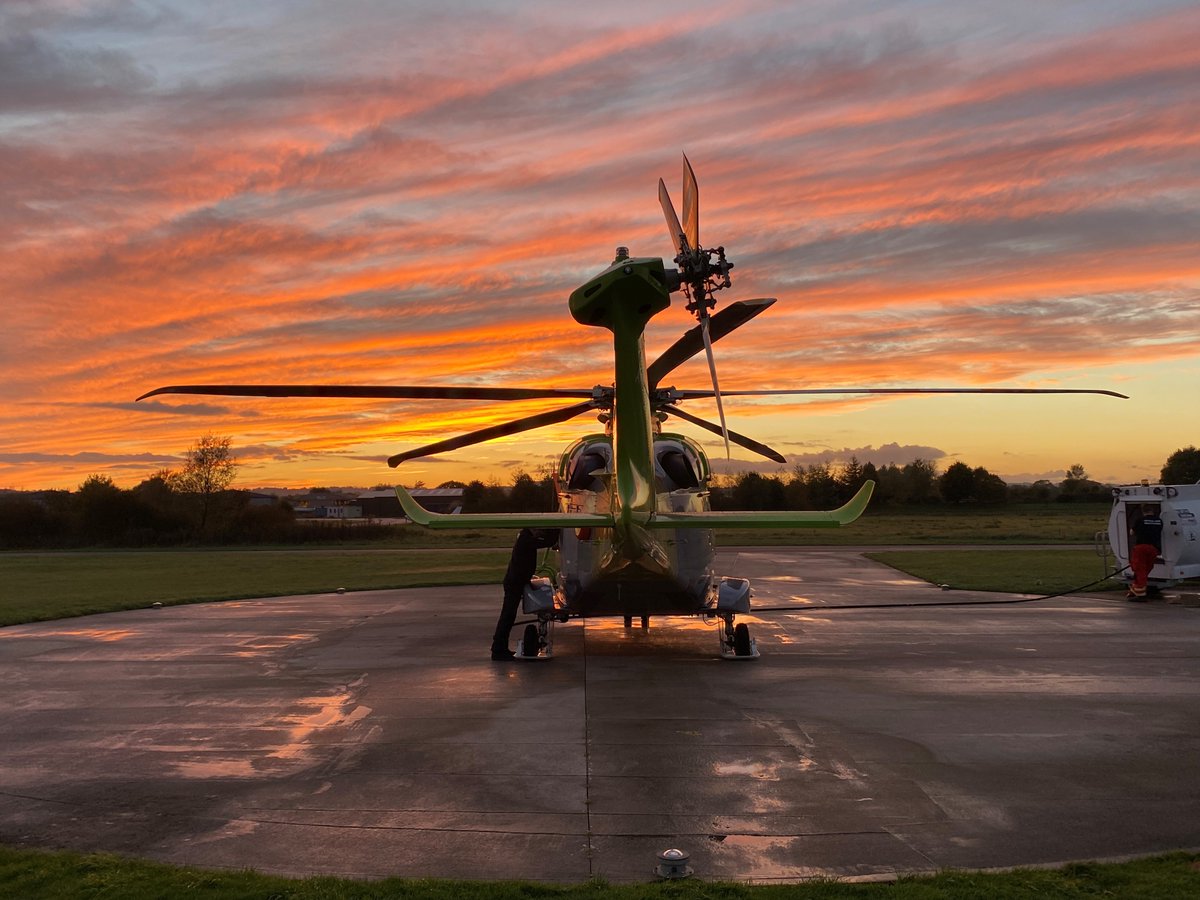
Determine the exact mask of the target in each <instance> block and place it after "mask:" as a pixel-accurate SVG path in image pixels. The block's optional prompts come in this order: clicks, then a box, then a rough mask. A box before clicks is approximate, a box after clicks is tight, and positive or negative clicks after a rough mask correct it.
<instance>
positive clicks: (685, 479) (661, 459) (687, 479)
mask: <svg viewBox="0 0 1200 900" xmlns="http://www.w3.org/2000/svg"><path fill="white" fill-rule="evenodd" d="M657 455H658V465H659V467H660V468H661V469H662V474H663V475H665V476H666V481H667V484H666V485H665V487H666V489H667V490H668V491H677V490H679V489H681V488H695V487H699V486H700V480H699V479H698V478H697V477H696V470H695V469H694V468H693V467H692V463H691V460H689V459H688V458H687V455H686V454H685V453H684V452H683V451H682V450H680V449H678V448H677V447H667V448H666V449H663V450H659V451H658V454H657Z"/></svg>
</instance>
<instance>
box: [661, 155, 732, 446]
mask: <svg viewBox="0 0 1200 900" xmlns="http://www.w3.org/2000/svg"><path fill="white" fill-rule="evenodd" d="M658 203H659V205H660V206H661V207H662V211H663V217H664V218H665V219H666V220H667V231H669V232H670V233H671V243H672V244H673V245H674V247H675V264H676V265H677V266H679V276H680V281H681V283H682V284H681V286H682V288H683V292H684V295H685V296H686V297H687V307H686V308H687V311H688V312H690V313H691V314H692V315H693V316H695V317H696V321H697V322H699V323H700V336H701V339H702V340H703V343H704V354H705V356H706V357H707V358H708V371H709V374H710V375H711V377H712V386H713V397H714V398H715V399H716V401H717V416H718V417H719V418H720V420H721V431H720V434H721V436H722V437H723V438H724V439H725V458H726V459H728V458H729V456H730V449H729V428H728V426H727V425H726V424H725V406H724V404H723V403H722V402H721V388H720V385H719V384H718V383H717V362H716V359H715V358H714V357H713V350H712V337H711V335H710V330H709V319H711V318H712V316H711V313H710V310H712V309H713V307H715V306H716V305H717V301H716V300H715V299H714V297H713V294H715V293H716V292H717V291H720V290H723V289H724V288H727V287H729V286H730V283H731V282H730V280H729V270H730V269H732V268H733V263H731V262H730V261H729V260H728V259H726V258H725V248H724V247H717V248H715V249H705V248H703V247H701V246H700V189H699V187H698V186H697V184H696V173H695V172H693V171H692V164H691V163H690V162H689V161H688V158H687V154H686V153H685V154H684V155H683V224H682V225H681V224H680V222H679V216H678V215H676V213H675V205H674V204H673V203H672V202H671V195H670V193H669V192H668V191H667V186H666V184H665V183H664V182H663V180H662V179H661V178H660V179H658Z"/></svg>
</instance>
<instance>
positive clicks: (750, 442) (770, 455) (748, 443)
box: [659, 406, 787, 463]
mask: <svg viewBox="0 0 1200 900" xmlns="http://www.w3.org/2000/svg"><path fill="white" fill-rule="evenodd" d="M659 409H661V410H663V411H664V412H668V413H670V414H671V415H673V416H678V417H679V418H681V419H683V420H684V421H685V422H691V423H692V424H693V425H699V426H700V427H701V428H704V429H706V430H708V431H711V432H712V433H713V434H728V435H729V440H731V441H733V442H734V443H735V444H737V445H738V446H740V447H745V448H746V449H747V450H753V451H754V452H755V453H758V454H761V455H762V456H765V457H766V458H767V459H769V460H773V461H774V462H777V463H784V462H787V460H786V459H784V458H783V454H781V453H779V452H778V451H776V450H772V449H771V448H770V447H768V446H767V445H766V444H760V443H759V442H758V441H756V440H754V438H748V437H746V436H745V435H744V434H738V433H737V432H736V431H730V430H729V429H727V428H726V429H724V430H722V427H721V426H720V425H716V424H714V423H712V422H709V421H707V420H706V419H701V418H700V417H698V416H693V415H692V414H691V413H688V412H684V411H683V410H682V409H680V408H679V407H678V406H660V407H659Z"/></svg>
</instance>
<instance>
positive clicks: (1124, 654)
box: [0, 548, 1200, 882]
mask: <svg viewBox="0 0 1200 900" xmlns="http://www.w3.org/2000/svg"><path fill="white" fill-rule="evenodd" d="M719 560H720V562H721V565H720V567H719V568H720V570H721V571H722V573H724V574H729V575H740V576H746V577H750V578H751V579H752V580H753V582H754V585H755V589H756V602H757V603H758V604H759V605H762V606H776V605H787V604H795V605H796V611H795V612H785V613H775V614H771V615H769V616H768V615H763V616H761V620H759V617H753V616H752V617H746V619H745V620H746V621H750V622H751V623H752V624H751V631H752V634H753V635H754V637H755V638H756V639H757V641H758V646H759V649H760V650H761V651H762V657H761V658H760V659H758V660H754V661H748V662H745V661H732V662H731V661H722V660H720V659H718V658H717V650H718V641H717V635H716V631H715V629H714V628H713V627H712V626H709V625H705V624H703V623H701V622H699V621H697V620H690V619H672V620H662V621H661V622H660V621H659V620H655V621H654V622H653V623H652V625H651V628H650V629H649V630H648V631H642V630H641V629H639V628H634V629H631V630H626V629H624V628H623V627H621V625H620V622H619V620H617V621H608V620H597V621H591V622H588V623H586V624H583V623H578V622H572V623H569V624H566V625H560V626H558V627H557V629H556V632H555V648H554V649H555V658H554V659H552V660H549V661H537V662H526V663H507V664H504V663H493V662H491V661H490V660H489V659H488V658H487V652H486V651H487V646H488V641H489V638H490V634H491V629H492V625H493V623H494V621H495V614H496V612H497V611H498V607H499V590H498V588H494V587H468V588H429V589H421V590H407V591H371V592H364V593H356V594H346V595H340V596H339V595H336V594H328V595H317V596H309V597H283V598H276V599H269V600H258V601H244V602H234V603H220V604H208V605H198V606H185V607H172V608H166V609H158V610H142V611H136V612H125V613H113V614H108V615H102V616H92V617H87V618H80V619H67V620H61V621H58V622H51V623H43V624H38V625H29V626H19V627H11V628H4V629H0V679H2V683H3V684H4V686H5V690H4V699H3V703H2V706H0V709H2V710H3V721H4V731H5V734H4V739H3V754H2V756H0V841H3V842H4V843H8V844H19V845H32V846H47V847H70V848H76V849H82V850H106V851H115V852H120V853H126V854H133V855H138V856H144V857H150V858H154V859H159V860H164V861H168V862H173V863H187V864H195V865H201V866H208V867H221V868H243V867H251V868H255V869H259V870H262V871H270V872H281V873H288V874H296V875H308V874H314V873H322V874H338V875H347V876H369V877H379V876H389V875H400V876H411V877H424V876H445V877H459V878H525V879H535V880H542V881H556V882H578V881H583V880H586V879H587V878H589V877H591V876H603V877H604V878H607V879H609V880H612V881H629V880H639V881H640V880H650V879H651V878H652V877H653V868H654V865H655V863H656V861H657V860H656V854H657V853H658V852H659V851H661V850H664V849H666V848H668V847H680V848H682V849H684V850H686V851H688V852H689V853H690V854H691V864H692V866H693V867H694V868H695V870H696V873H697V875H698V876H699V877H701V878H704V879H738V880H751V879H795V878H802V877H806V876H813V875H825V876H843V877H850V876H873V875H886V874H890V873H897V872H913V871H929V870H933V869H938V868H943V867H972V868H974V867H995V866H1011V865H1025V864H1039V863H1053V862H1059V861H1064V860H1071V859H1086V858H1102V857H1113V856H1121V855H1126V854H1143V853H1152V852H1157V851H1164V850H1170V849H1175V848H1194V847H1196V846H1198V845H1200V826H1198V825H1197V822H1196V809H1197V801H1196V798H1197V797H1200V766H1197V765H1196V764H1195V760H1196V759H1197V758H1198V756H1200V609H1187V608H1182V607H1179V606H1172V605H1167V604H1165V603H1162V602H1159V603H1150V604H1129V603H1125V602H1124V601H1122V600H1120V599H1118V598H1117V596H1116V595H1110V596H1108V597H1101V596H1096V597H1068V598H1059V599H1054V600H1047V601H1040V602H1037V603H1027V604H1017V605H1008V606H997V605H985V606H976V607H972V606H969V605H967V606H959V607H930V608H927V609H920V608H917V609H914V608H904V609H886V608H885V609H878V610H853V611H845V612H837V611H832V610H828V609H823V608H822V607H825V606H829V605H837V604H840V603H863V602H880V603H911V602H931V603H935V602H936V603H940V602H945V601H947V600H961V601H968V602H971V601H975V600H980V599H986V600H995V599H996V597H997V595H993V594H977V593H969V592H959V591H952V592H944V591H940V590H938V589H937V588H934V587H930V586H929V585H926V584H924V583H922V582H917V581H915V580H913V579H910V578H908V577H907V576H904V575H901V574H899V573H897V572H895V571H893V570H891V569H888V568H886V567H883V566H880V565H878V564H875V563H872V562H870V561H868V560H866V559H864V558H863V557H862V556H861V555H859V554H858V553H856V552H854V551H851V550H845V549H818V550H807V549H805V550H797V549H792V548H779V549H763V550H754V551H746V552H737V551H725V552H723V553H722V554H721V555H720V556H719ZM517 636H518V635H517V634H516V633H514V643H515V639H516V637H517Z"/></svg>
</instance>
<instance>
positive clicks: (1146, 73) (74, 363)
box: [0, 0, 1200, 489]
mask: <svg viewBox="0 0 1200 900" xmlns="http://www.w3.org/2000/svg"><path fill="white" fill-rule="evenodd" d="M681 152H686V153H687V154H688V156H689V158H690V159H691V161H692V164H693V166H694V167H695V170H696V173H697V176H698V178H699V182H700V198H701V205H700V209H701V215H700V221H701V239H702V243H704V244H705V245H706V246H715V245H717V244H721V245H724V246H725V247H726V249H727V251H728V253H729V256H730V258H731V259H732V260H733V261H734V262H735V264H736V269H735V270H734V273H733V278H734V284H733V289H732V290H729V291H725V292H724V293H722V294H720V295H718V300H719V301H720V304H724V303H725V302H728V301H729V300H734V299H744V298H752V297H778V298H779V302H778V303H777V304H776V305H775V307H774V308H773V309H771V310H769V311H768V312H766V313H765V314H763V315H762V316H761V317H760V318H758V319H756V320H755V321H753V322H751V323H750V324H748V325H746V326H745V327H744V328H742V329H741V330H739V331H738V332H736V333H735V334H733V335H731V336H730V337H728V338H726V339H725V340H723V341H722V342H720V343H719V344H718V345H717V361H718V367H719V371H720V375H721V382H722V387H723V388H726V389H737V388H742V389H751V388H786V387H841V386H876V387H895V386H910V385H932V386H947V387H956V386H965V387H983V386H989V387H1006V386H1007V387H1069V388H1101V389H1109V390H1117V391H1121V392H1124V393H1127V394H1129V395H1130V396H1131V398H1132V399H1130V400H1127V401H1121V400H1115V399H1110V398H1104V397H1070V396H1067V397H1019V398H1010V397H1000V398H995V397H983V398H978V397H977V398H944V397H922V398H907V399H894V398H893V399H864V398H862V397H857V398H856V397H847V398H821V399H819V400H812V401H798V400H788V401H786V402H785V401H781V400H771V401H769V402H768V401H755V402H751V401H748V400H743V399H734V398H731V399H730V400H728V401H727V403H726V408H727V409H726V411H727V413H728V416H729V424H730V426H731V427H732V428H734V429H736V430H739V431H742V432H744V433H746V434H749V435H751V436H753V437H755V438H757V439H759V440H761V441H764V442H765V443H768V444H770V445H772V446H774V447H776V448H777V449H778V450H780V451H781V452H783V453H784V454H785V455H786V456H787V457H788V459H789V463H790V464H792V463H801V464H809V463H812V462H818V461H833V462H835V463H836V462H838V461H840V460H843V459H845V458H847V457H849V456H850V455H851V454H855V455H857V457H858V458H859V460H860V461H863V462H865V461H868V460H870V461H873V462H875V463H876V464H883V463H889V462H894V463H900V464H903V463H906V462H909V461H911V460H912V459H913V458H915V457H921V458H924V459H928V460H932V461H934V462H936V463H937V464H938V466H939V468H940V469H943V470H944V469H945V467H946V466H948V465H949V464H950V463H952V462H954V461H956V460H961V461H963V462H966V463H968V464H970V465H971V466H985V467H987V468H988V469H989V470H991V471H992V472H995V473H996V474H999V475H1001V476H1002V477H1003V478H1005V480H1008V481H1010V482H1011V481H1031V480H1034V479H1036V478H1042V477H1047V478H1051V479H1053V480H1059V479H1061V478H1062V477H1063V474H1064V470H1065V469H1066V468H1067V467H1068V466H1070V465H1071V464H1074V463H1081V464H1082V465H1083V466H1084V467H1085V469H1086V470H1087V472H1088V474H1089V475H1090V476H1091V477H1093V478H1096V479H1098V480H1102V481H1114V482H1120V481H1131V480H1138V479H1141V478H1144V477H1149V478H1151V479H1157V476H1158V470H1159V468H1160V467H1161V466H1162V464H1163V462H1164V461H1165V459H1166V457H1167V456H1168V455H1169V454H1170V453H1171V452H1172V451H1174V450H1176V449H1178V448H1179V447H1182V446H1185V445H1188V444H1198V445H1200V413H1198V412H1197V410H1198V408H1200V405H1198V403H1197V401H1198V400H1200V390H1198V385H1200V381H1198V376H1200V358H1198V354H1200V340H1198V338H1200V252H1198V250H1200V7H1198V6H1197V4H1196V3H1195V2H1155V0H1140V2H1138V3H1129V2H1109V0H1084V2H1046V0H1009V2H1006V3H1003V4H998V3H993V4H982V3H976V4H964V3H961V2H949V0H929V2H878V0H877V2H866V0H838V2H833V0H824V2H806V3H791V2H783V0H779V2H771V0H762V2H755V0H747V2H736V3H719V2H703V0H699V2H697V0H688V2H686V3H685V2H662V3H649V4H648V3H631V2H624V0H617V2H613V0H610V2H606V3H602V4H573V3H570V4H568V3H552V2H533V0H528V2H526V0H508V2H454V0H449V2H439V3H389V2H358V0H350V2H338V3H319V2H308V3H282V2H275V0H264V2H258V3H246V2H237V3H231V2H210V3H185V2H169V0H166V2H149V0H147V2H139V0H128V2H125V0H111V2H89V0H37V2H32V0H31V2H21V0H6V2H3V3H0V296H2V298H3V320H2V321H3V324H2V325H0V488H16V489H36V488H74V487H77V486H78V485H79V483H80V482H81V481H83V479H84V478H86V477H87V476H88V475H89V474H92V473H104V474H108V475H111V476H112V477H113V479H114V480H115V481H116V482H117V483H118V484H120V485H122V486H125V487H129V486H132V485H134V484H137V483H138V482H139V481H141V480H143V479H144V478H146V477H148V476H149V475H150V474H152V473H153V472H155V471H156V470H159V469H161V468H164V467H168V468H178V466H179V465H180V462H181V459H180V458H181V455H182V453H183V451H185V450H186V449H187V447H188V446H189V445H190V444H193V443H194V442H195V441H196V440H197V438H199V437H200V436H201V435H203V434H206V433H214V434H217V435H223V436H229V437H230V438H231V439H232V442H233V448H234V452H235V455H236V456H237V458H238V461H239V462H240V465H241V468H240V472H239V477H238V485H239V486H243V487H256V486H305V485H359V486H370V485H375V484H378V483H382V482H388V483H394V482H397V481H399V482H403V483H407V484H410V485H411V484H413V483H415V482H417V481H424V482H425V483H426V484H427V485H434V484H437V483H440V482H442V481H445V480H448V479H462V480H469V479H471V478H487V477H491V476H496V477H499V478H501V479H504V480H506V479H507V477H508V473H509V472H510V471H511V470H512V469H513V468H514V467H522V468H524V469H526V470H528V471H536V470H537V469H538V468H539V467H541V466H543V465H545V464H546V463H548V462H550V461H551V460H553V459H554V458H556V456H557V453H558V451H559V450H561V448H562V447H563V446H564V445H565V444H566V443H567V442H568V441H569V440H571V439H572V438H573V437H575V436H577V435H579V434H581V433H584V432H585V431H587V430H590V428H591V426H594V425H595V423H594V422H591V421H590V420H589V419H588V418H586V417H581V418H579V419H576V420H573V421H572V422H568V423H565V424H563V425H560V426H555V427H551V428H547V429H543V430H541V431H537V432H530V433H527V434H525V435H521V436H519V437H517V438H512V439H507V440H504V441H500V442H496V443H492V444H485V445H479V446H476V447H472V448H467V449H464V450H460V451H457V452H455V453H451V454H448V455H446V456H444V457H435V458H431V459H424V460H416V461H413V462H410V463H406V464H404V465H402V466H401V467H400V468H399V469H397V470H391V469H389V468H388V467H387V465H386V463H385V462H384V460H385V459H386V457H387V456H388V455H390V454H392V453H396V452H399V451H401V450H405V449H409V448H412V447H415V446H419V445H421V444H425V443H430V442H432V441H435V440H439V439H441V438H443V437H448V436H451V435H453V434H456V433H459V432H461V431H467V430H471V429H473V428H477V427H482V426H484V425H486V424H491V423H494V422H498V421H501V420H503V419H506V418H513V417H516V416H520V415H526V414H529V413H532V412H535V411H538V410H541V409H546V408H552V407H554V406H556V405H561V404H556V403H555V402H554V401H548V402H541V403H520V404H508V405H504V406H497V405H488V404H482V403H475V402H472V403H458V404H449V403H435V402H411V401H407V402H379V401H367V400H341V401H336V400H328V401H313V400H268V399H253V398H231V397H190V396H171V395H167V396H159V397H155V398H152V399H150V400H146V401H142V402H141V403H134V402H133V401H134V398H135V397H137V396H139V395H140V394H142V393H144V392H146V391H148V390H150V389H152V388H155V387H159V386H161V385H167V384H181V383H238V382H259V383H299V382H311V383H322V384H324V383H349V384H469V385H511V386H543V385H548V386H558V387H585V388H587V387H591V386H592V385H594V384H597V383H602V382H605V383H606V382H609V381H611V364H612V354H611V344H610V342H609V340H607V339H606V338H607V337H608V333H607V332H605V331H603V330H600V329H592V328H583V327H581V326H578V325H576V324H575V323H574V322H573V321H572V320H571V318H570V316H569V314H568V312H567V305H566V302H567V296H568V294H569V293H570V292H571V290H573V289H574V288H575V287H577V286H578V285H580V284H582V283H583V282H584V281H586V280H587V279H588V278H589V277H591V276H592V275H593V274H595V273H596V272H598V271H599V270H601V269H603V268H604V267H605V266H606V265H607V264H608V263H609V262H610V261H611V259H612V256H613V251H614V248H615V247H617V246H618V245H625V246H628V247H629V248H630V250H631V252H632V253H633V255H635V256H664V257H667V256H670V255H671V253H672V252H673V251H672V250H671V246H670V241H669V238H668V235H667V232H666V229H665V226H664V225H663V221H662V216H661V213H660V211H659V208H658V203H657V181H658V178H659V177H660V176H662V177H664V178H665V180H666V182H667V184H668V186H669V187H670V188H671V189H672V191H673V192H674V193H675V195H676V204H677V205H679V200H680V198H679V179H680V159H681V157H680V154H681ZM718 308H720V305H719V306H718ZM691 324H692V321H691V319H690V317H689V316H688V315H687V313H686V312H685V311H684V310H683V309H682V308H681V304H680V306H679V307H676V308H672V309H671V310H669V311H668V312H666V313H663V314H662V315H660V316H659V317H658V318H657V319H656V320H655V321H654V323H652V327H651V329H650V330H649V331H648V333H647V352H648V355H649V356H650V357H651V358H653V357H654V356H656V355H657V353H658V352H661V350H662V349H664V348H665V347H666V346H667V345H668V344H669V343H670V342H671V341H672V340H674V338H675V337H676V336H678V334H680V333H681V332H682V331H683V330H684V329H686V328H687V327H689V326H690V325H691ZM707 377H708V376H707V372H706V369H705V366H704V364H703V361H702V358H701V359H697V360H694V361H692V362H691V363H688V364H687V365H686V366H684V367H682V368H680V369H679V370H677V371H676V372H675V373H673V375H672V377H671V378H670V379H668V380H669V381H671V382H672V383H674V384H675V385H677V386H679V387H691V388H704V387H707V386H708V380H707ZM686 408H687V409H688V411H690V412H692V413H694V414H696V415H700V416H704V417H706V418H710V419H715V417H716V410H715V406H714V405H713V404H712V403H711V402H710V401H693V402H691V403H690V404H689V405H688V406H687V407H686ZM680 430H682V431H684V432H685V433H688V434H692V435H693V436H696V437H699V438H701V439H702V441H703V443H704V444H705V446H706V447H708V448H709V451H710V454H711V455H712V456H713V457H714V458H716V459H720V460H721V463H722V467H723V468H725V470H729V469H732V470H734V471H737V470H741V469H745V468H750V467H756V468H760V470H762V471H777V470H778V469H779V468H780V467H778V466H775V465H765V466H762V467H759V465H758V462H757V461H756V460H752V458H751V456H750V454H749V453H748V452H747V451H740V450H738V449H736V448H735V451H734V459H733V461H732V463H725V462H724V451H723V449H722V448H721V446H720V440H719V439H718V438H713V437H712V436H711V435H708V434H707V432H702V431H698V430H697V429H695V428H694V427H693V426H690V425H682V426H680Z"/></svg>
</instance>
